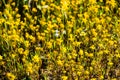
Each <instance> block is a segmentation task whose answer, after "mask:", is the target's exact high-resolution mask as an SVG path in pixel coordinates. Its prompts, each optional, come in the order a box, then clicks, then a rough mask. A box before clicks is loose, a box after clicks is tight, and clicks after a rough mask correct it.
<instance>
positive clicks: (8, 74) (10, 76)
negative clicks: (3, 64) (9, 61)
mask: <svg viewBox="0 0 120 80" xmlns="http://www.w3.org/2000/svg"><path fill="white" fill-rule="evenodd" d="M6 76H7V78H8V79H9V80H15V76H14V75H13V74H12V73H7V75H6Z"/></svg>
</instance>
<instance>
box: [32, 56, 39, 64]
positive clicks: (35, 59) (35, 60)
mask: <svg viewBox="0 0 120 80" xmlns="http://www.w3.org/2000/svg"><path fill="white" fill-rule="evenodd" d="M32 60H33V61H34V62H37V63H38V62H39V60H40V58H39V56H38V55H35V56H34V57H33V58H32Z"/></svg>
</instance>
